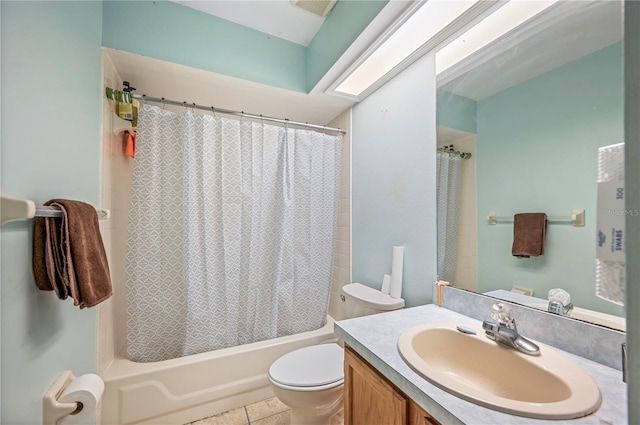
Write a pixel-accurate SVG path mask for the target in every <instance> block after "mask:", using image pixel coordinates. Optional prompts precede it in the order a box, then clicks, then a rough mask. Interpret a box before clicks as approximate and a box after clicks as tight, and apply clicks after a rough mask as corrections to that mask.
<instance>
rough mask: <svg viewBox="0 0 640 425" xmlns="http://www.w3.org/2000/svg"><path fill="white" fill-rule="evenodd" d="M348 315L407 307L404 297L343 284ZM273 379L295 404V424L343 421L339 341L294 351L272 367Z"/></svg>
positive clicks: (276, 391) (285, 397) (273, 385)
mask: <svg viewBox="0 0 640 425" xmlns="http://www.w3.org/2000/svg"><path fill="white" fill-rule="evenodd" d="M341 298H342V300H343V301H344V302H345V306H344V307H345V314H346V316H347V317H346V318H353V317H359V316H367V315H370V314H375V313H382V312H385V311H391V310H398V309H401V308H403V307H404V300H403V299H402V298H391V296H389V295H386V294H383V293H382V292H380V291H378V290H375V289H373V288H370V287H368V286H365V285H362V284H360V283H350V284H348V285H345V286H343V287H342V297H341ZM269 383H270V384H271V389H272V390H273V393H274V394H275V396H276V397H278V399H279V400H280V401H281V402H282V403H283V404H285V405H287V406H289V407H290V408H291V425H337V424H341V423H342V410H343V402H342V400H343V394H344V351H343V349H342V347H340V346H339V345H338V344H336V343H329V344H319V345H312V346H309V347H304V348H299V349H297V350H294V351H291V352H289V353H287V354H285V355H283V356H282V357H280V358H279V359H277V360H276V361H275V362H273V364H272V365H271V367H270V368H269Z"/></svg>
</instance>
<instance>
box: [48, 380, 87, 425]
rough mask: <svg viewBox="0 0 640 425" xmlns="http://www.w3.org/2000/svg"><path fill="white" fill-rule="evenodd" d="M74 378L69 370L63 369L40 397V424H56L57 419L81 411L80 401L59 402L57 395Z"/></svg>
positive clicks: (58, 395)
mask: <svg viewBox="0 0 640 425" xmlns="http://www.w3.org/2000/svg"><path fill="white" fill-rule="evenodd" d="M75 379H76V377H75V376H73V373H71V371H70V370H65V371H64V372H62V373H61V374H60V376H59V377H58V379H56V381H55V382H54V383H53V385H52V386H51V388H49V390H48V391H47V392H46V393H45V394H44V397H42V424H43V425H56V422H58V420H60V419H62V418H63V417H64V416H67V415H77V414H78V413H80V412H81V411H82V408H83V405H82V403H79V402H75V403H61V402H59V401H58V397H60V394H62V391H63V390H64V389H65V388H66V387H67V386H68V385H69V384H70V383H71V382H73V381H74V380H75Z"/></svg>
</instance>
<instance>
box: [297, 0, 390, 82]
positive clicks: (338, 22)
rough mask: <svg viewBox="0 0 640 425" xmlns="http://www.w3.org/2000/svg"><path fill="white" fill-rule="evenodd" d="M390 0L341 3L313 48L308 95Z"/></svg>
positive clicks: (308, 74) (314, 39)
mask: <svg viewBox="0 0 640 425" xmlns="http://www.w3.org/2000/svg"><path fill="white" fill-rule="evenodd" d="M387 3H388V0H340V1H338V2H337V3H336V5H335V7H334V8H333V10H332V11H331V13H330V14H329V16H327V18H326V19H325V22H324V24H323V25H322V27H321V28H320V30H319V31H318V33H317V34H316V36H315V37H314V38H313V40H312V41H311V44H309V48H308V52H307V92H309V91H311V89H312V88H313V87H314V86H315V85H316V84H317V83H318V81H320V79H321V78H322V77H324V75H325V74H326V73H327V71H328V70H329V69H330V68H331V67H332V66H333V64H334V63H336V61H337V60H338V59H339V58H340V56H341V55H342V54H343V53H344V52H345V51H346V50H347V49H348V48H349V46H351V44H352V43H353V42H354V41H355V39H356V38H358V36H359V35H360V33H361V32H362V31H363V30H364V29H365V28H366V27H367V25H369V23H370V22H371V21H372V20H373V18H375V17H376V15H378V13H380V11H381V10H382V9H383V8H384V7H385V6H386V5H387Z"/></svg>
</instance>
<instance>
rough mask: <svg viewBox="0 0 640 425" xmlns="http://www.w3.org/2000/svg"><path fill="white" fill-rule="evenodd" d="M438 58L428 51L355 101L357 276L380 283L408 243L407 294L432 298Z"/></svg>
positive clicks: (416, 299) (413, 299)
mask: <svg viewBox="0 0 640 425" xmlns="http://www.w3.org/2000/svg"><path fill="white" fill-rule="evenodd" d="M435 102H436V88H435V66H434V57H433V55H426V56H424V57H423V58H421V59H420V60H418V61H417V62H416V63H414V64H413V65H411V66H410V67H409V68H407V69H406V70H405V71H403V72H402V73H401V74H399V75H398V76H396V77H395V78H394V79H392V80H391V81H389V82H388V83H387V84H385V85H384V86H383V87H381V88H380V89H378V90H377V91H376V92H374V93H373V94H372V95H370V96H369V97H367V98H366V99H365V100H364V101H362V102H361V103H359V104H357V105H356V106H354V108H353V115H352V123H353V124H352V129H353V130H352V135H351V143H352V250H353V253H352V264H353V265H352V276H353V281H354V282H360V283H362V284H365V285H368V286H371V287H373V288H376V289H379V288H380V286H381V284H382V277H383V275H384V274H385V273H387V274H390V272H391V256H392V249H393V245H404V247H405V255H404V275H403V290H402V296H403V298H404V299H405V302H406V304H407V306H415V305H420V304H426V303H429V302H430V301H431V290H432V285H433V282H434V281H435V279H436V274H437V273H436V257H437V251H436V194H435V187H436V184H435V174H436V173H435V169H436V168H435V166H436V158H435V154H436V125H435V118H436V112H435Z"/></svg>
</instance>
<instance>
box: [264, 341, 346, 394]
mask: <svg viewBox="0 0 640 425" xmlns="http://www.w3.org/2000/svg"><path fill="white" fill-rule="evenodd" d="M343 361H344V351H343V350H342V347H340V346H339V345H338V344H333V343H332V344H320V345H312V346H310V347H304V348H300V349H297V350H294V351H292V352H290V353H287V354H285V355H284V356H282V357H280V358H279V359H278V360H276V361H275V362H273V364H272V365H271V367H270V368H269V376H270V377H271V379H273V380H274V381H276V382H278V383H280V384H283V385H289V386H292V387H317V386H320V385H327V384H331V383H333V382H336V381H339V380H341V379H343V378H344V370H343V364H344V363H343Z"/></svg>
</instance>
